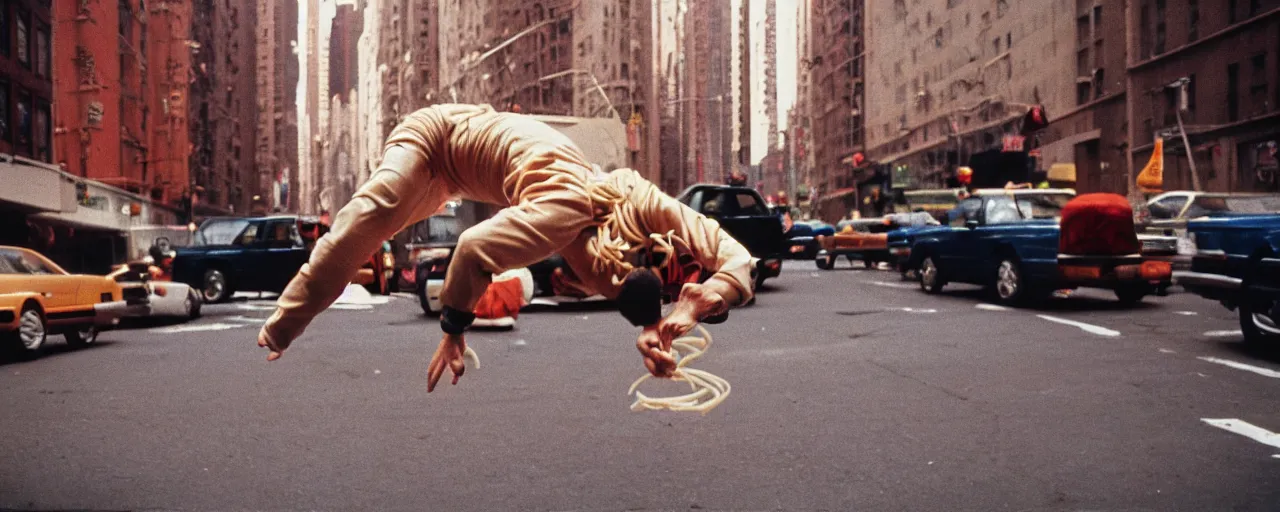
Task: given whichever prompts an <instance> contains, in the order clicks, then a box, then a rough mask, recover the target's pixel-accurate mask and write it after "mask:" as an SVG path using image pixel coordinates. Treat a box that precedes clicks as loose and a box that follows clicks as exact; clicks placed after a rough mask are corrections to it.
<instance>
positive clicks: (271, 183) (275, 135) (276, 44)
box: [251, 1, 300, 213]
mask: <svg viewBox="0 0 1280 512" xmlns="http://www.w3.org/2000/svg"><path fill="white" fill-rule="evenodd" d="M255 4H256V7H257V26H256V28H255V36H256V37H255V40H254V43H255V45H256V48H257V55H256V57H257V62H256V64H257V66H256V69H255V73H256V77H257V81H256V85H257V87H256V89H257V90H256V91H255V92H256V93H257V102H258V111H257V122H258V126H257V130H256V133H255V135H256V136H257V140H256V141H255V145H254V151H255V155H254V163H255V165H256V166H257V172H256V173H255V174H256V176H253V177H252V178H251V179H254V180H256V183H255V185H256V187H257V190H260V191H262V193H260V194H258V195H257V196H255V197H257V200H252V201H251V203H252V204H251V211H252V212H254V213H268V212H272V211H276V210H279V211H291V210H292V209H293V208H294V202H295V201H294V198H293V197H291V194H290V193H289V188H290V186H296V184H297V183H298V121H297V117H298V116H297V112H298V111H297V107H296V104H295V98H296V97H297V84H298V77H299V73H300V69H299V66H300V65H299V62H298V59H297V57H295V56H294V54H293V44H294V42H295V41H296V40H297V33H298V3H297V2H294V1H277V2H255Z"/></svg>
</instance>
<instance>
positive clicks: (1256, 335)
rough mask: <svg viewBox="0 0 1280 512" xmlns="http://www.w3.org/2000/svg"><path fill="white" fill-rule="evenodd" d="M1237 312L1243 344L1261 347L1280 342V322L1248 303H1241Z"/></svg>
mask: <svg viewBox="0 0 1280 512" xmlns="http://www.w3.org/2000/svg"><path fill="white" fill-rule="evenodd" d="M1238 313H1239V314H1240V332H1242V333H1244V342H1245V344H1247V345H1251V346H1255V347H1259V348H1261V347H1265V346H1267V345H1271V344H1278V343H1280V322H1276V320H1275V319H1274V318H1272V317H1271V316H1268V315H1267V314H1266V313H1261V312H1257V311H1255V310H1254V306H1252V305H1249V304H1241V305H1240V310H1239V311H1238Z"/></svg>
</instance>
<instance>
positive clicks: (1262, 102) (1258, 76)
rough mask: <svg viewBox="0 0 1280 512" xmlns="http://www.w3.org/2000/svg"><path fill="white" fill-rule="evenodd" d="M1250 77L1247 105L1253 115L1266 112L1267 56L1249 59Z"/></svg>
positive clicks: (1260, 55)
mask: <svg viewBox="0 0 1280 512" xmlns="http://www.w3.org/2000/svg"><path fill="white" fill-rule="evenodd" d="M1249 61H1250V64H1251V66H1250V67H1251V68H1253V69H1252V76H1251V80H1250V82H1249V103H1250V105H1251V106H1252V112H1253V113H1254V114H1261V113H1263V112H1266V110H1267V75H1266V74H1267V54H1265V53H1259V54H1257V55H1254V56H1253V58H1251V59H1249Z"/></svg>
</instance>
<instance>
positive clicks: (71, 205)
mask: <svg viewBox="0 0 1280 512" xmlns="http://www.w3.org/2000/svg"><path fill="white" fill-rule="evenodd" d="M0 183H3V184H4V185H3V186H0V205H3V204H9V205H13V206H15V207H17V208H20V209H23V210H28V211H34V212H73V211H75V209H76V198H75V187H74V185H73V184H72V183H71V181H70V180H66V179H64V176H63V173H62V172H61V171H59V170H57V169H56V168H54V167H52V166H50V165H48V164H42V163H39V162H29V161H27V160H25V159H21V158H9V157H8V155H3V156H0Z"/></svg>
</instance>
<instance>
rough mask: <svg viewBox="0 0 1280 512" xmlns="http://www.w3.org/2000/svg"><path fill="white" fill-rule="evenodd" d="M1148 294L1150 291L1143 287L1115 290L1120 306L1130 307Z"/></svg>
mask: <svg viewBox="0 0 1280 512" xmlns="http://www.w3.org/2000/svg"><path fill="white" fill-rule="evenodd" d="M1149 293H1150V290H1148V289H1147V287H1145V286H1125V287H1122V288H1116V298H1117V299H1119V300H1120V304H1123V305H1125V306H1132V305H1134V304H1137V303H1139V302H1142V299H1143V298H1145V297H1146V296H1147V295H1148V294H1149Z"/></svg>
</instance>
